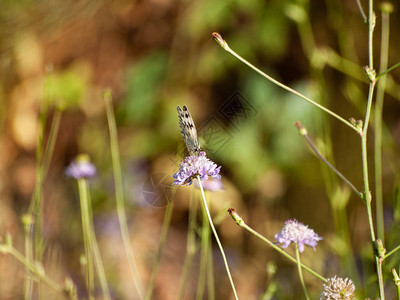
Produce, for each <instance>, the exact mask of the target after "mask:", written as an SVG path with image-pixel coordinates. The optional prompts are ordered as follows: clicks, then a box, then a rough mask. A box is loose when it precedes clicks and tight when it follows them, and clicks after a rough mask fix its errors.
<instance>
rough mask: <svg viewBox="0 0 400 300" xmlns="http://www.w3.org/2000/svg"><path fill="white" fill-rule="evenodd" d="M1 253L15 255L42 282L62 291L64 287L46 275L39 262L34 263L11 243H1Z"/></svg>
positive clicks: (57, 290) (59, 291)
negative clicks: (10, 244)
mask: <svg viewBox="0 0 400 300" xmlns="http://www.w3.org/2000/svg"><path fill="white" fill-rule="evenodd" d="M0 253H9V254H11V255H12V256H14V257H15V258H16V259H17V260H18V261H19V262H20V263H22V264H23V265H24V266H25V267H27V268H28V270H29V272H30V273H32V274H34V275H36V276H37V277H38V278H40V280H41V281H42V282H44V283H45V284H47V285H48V286H49V287H50V288H52V289H53V290H55V291H56V292H58V293H62V292H63V291H64V289H63V288H62V287H61V286H60V285H58V284H57V283H56V282H54V281H53V280H52V279H50V278H49V277H48V276H46V274H45V272H44V270H43V268H42V267H41V266H40V265H39V264H38V263H32V262H30V261H29V260H28V259H26V258H25V257H24V256H23V255H22V254H21V253H20V252H18V250H17V249H15V248H14V247H12V246H9V245H0Z"/></svg>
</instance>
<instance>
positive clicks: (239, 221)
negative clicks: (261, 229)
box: [228, 208, 326, 282]
mask: <svg viewBox="0 0 400 300" xmlns="http://www.w3.org/2000/svg"><path fill="white" fill-rule="evenodd" d="M228 212H229V214H230V215H231V217H232V218H233V219H234V220H235V222H236V224H237V225H239V226H240V227H242V228H244V229H246V230H247V231H249V232H250V233H252V234H254V235H255V236H256V237H258V238H259V239H261V240H262V241H264V242H265V243H267V244H268V245H269V246H271V247H272V248H274V249H275V250H276V251H278V252H279V253H280V254H282V255H283V256H285V257H286V258H288V259H289V260H291V261H292V262H294V263H297V260H296V259H295V258H294V257H292V256H290V255H289V254H288V253H286V252H285V251H284V250H282V249H281V248H279V247H278V246H277V245H275V244H274V243H273V242H271V241H270V240H268V239H267V238H266V237H264V236H263V235H261V234H260V233H258V232H257V231H255V230H254V229H253V228H251V227H250V226H248V225H247V224H246V223H245V222H244V221H243V219H242V218H241V217H240V216H239V215H238V214H237V213H236V210H235V209H234V208H230V209H228ZM301 267H302V268H303V269H304V270H306V271H307V272H309V273H310V274H312V275H314V276H315V277H317V278H319V279H321V280H322V281H324V282H325V281H326V278H325V277H324V276H322V275H320V274H318V273H317V272H315V271H314V270H312V269H310V268H309V267H307V266H306V265H304V264H301Z"/></svg>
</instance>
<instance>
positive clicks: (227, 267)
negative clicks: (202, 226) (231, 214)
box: [197, 175, 239, 300]
mask: <svg viewBox="0 0 400 300" xmlns="http://www.w3.org/2000/svg"><path fill="white" fill-rule="evenodd" d="M197 181H198V182H199V187H200V190H201V196H202V199H203V205H204V208H205V210H206V212H207V217H208V221H209V222H210V227H211V230H212V232H213V234H214V237H215V240H216V241H217V244H218V247H219V250H220V252H221V255H222V258H223V260H224V264H225V269H226V273H227V274H228V277H229V282H230V284H231V287H232V291H233V294H234V296H235V299H236V300H238V299H239V298H238V295H237V293H236V289H235V284H234V283H233V279H232V276H231V272H230V271H229V266H228V261H227V259H226V256H225V252H224V248H223V247H222V244H221V242H220V240H219V237H218V234H217V231H216V230H215V227H214V224H213V221H212V218H211V215H210V211H209V210H208V206H207V200H206V196H205V194H204V190H203V185H202V184H201V180H200V176H199V175H197Z"/></svg>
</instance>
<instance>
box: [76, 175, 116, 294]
mask: <svg viewBox="0 0 400 300" xmlns="http://www.w3.org/2000/svg"><path fill="white" fill-rule="evenodd" d="M78 187H79V198H80V201H81V210H82V226H83V227H84V228H85V229H84V230H85V231H86V233H85V234H86V235H87V238H88V248H89V249H90V251H89V252H90V253H89V256H91V255H92V256H93V261H94V264H95V267H96V271H97V275H98V276H99V281H100V285H101V288H102V291H103V295H104V299H111V295H110V291H109V289H108V284H107V280H106V276H105V272H104V267H103V262H102V260H101V257H100V251H99V247H98V245H97V240H96V235H95V232H94V228H93V220H92V219H91V218H90V205H91V204H90V203H91V202H90V196H89V189H88V185H87V181H86V179H84V178H81V179H78ZM89 256H88V258H89ZM88 261H89V260H88Z"/></svg>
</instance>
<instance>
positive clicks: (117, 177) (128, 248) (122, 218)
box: [104, 92, 144, 299]
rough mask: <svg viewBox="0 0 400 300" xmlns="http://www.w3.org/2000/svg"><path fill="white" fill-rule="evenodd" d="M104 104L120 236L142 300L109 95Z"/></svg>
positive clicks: (106, 94)
mask: <svg viewBox="0 0 400 300" xmlns="http://www.w3.org/2000/svg"><path fill="white" fill-rule="evenodd" d="M104 101H105V104H106V114H107V121H108V130H109V133H110V146H111V159H112V164H113V173H114V182H115V200H116V205H117V214H118V220H119V225H120V228H121V236H122V241H123V244H124V249H125V254H126V256H127V260H128V265H129V270H130V272H131V276H132V280H133V283H134V284H135V287H136V290H137V293H138V295H139V298H140V299H144V292H143V285H142V283H141V281H140V277H139V272H138V268H137V265H136V261H135V257H134V252H133V248H132V245H131V242H130V239H129V230H128V224H127V219H126V212H125V200H124V191H123V185H122V171H121V161H120V154H119V146H118V136H117V125H116V122H115V116H114V109H113V106H112V99H111V93H110V92H106V93H105V94H104Z"/></svg>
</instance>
